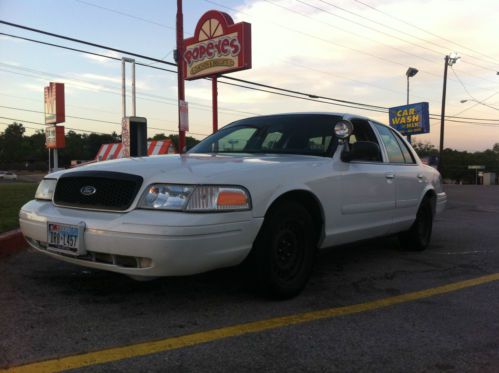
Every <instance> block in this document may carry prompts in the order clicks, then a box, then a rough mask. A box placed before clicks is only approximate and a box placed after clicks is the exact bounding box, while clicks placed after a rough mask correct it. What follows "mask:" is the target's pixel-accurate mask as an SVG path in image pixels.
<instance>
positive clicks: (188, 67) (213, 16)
mask: <svg viewBox="0 0 499 373" xmlns="http://www.w3.org/2000/svg"><path fill="white" fill-rule="evenodd" d="M184 46H185V51H184V55H183V59H182V62H183V64H184V79H186V80H193V79H198V78H203V77H206V76H213V75H218V74H223V73H228V72H232V71H238V70H245V69H250V68H251V25H250V24H249V23H246V22H241V23H237V24H234V21H233V20H232V18H231V16H229V15H228V14H227V13H224V12H219V11H216V10H210V11H209V12H206V13H205V14H204V15H203V16H202V17H201V19H200V20H199V22H198V24H197V26H196V31H195V32H194V36H193V37H192V38H189V39H186V40H184Z"/></svg>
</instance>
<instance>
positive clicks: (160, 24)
mask: <svg viewBox="0 0 499 373" xmlns="http://www.w3.org/2000/svg"><path fill="white" fill-rule="evenodd" d="M75 1H77V2H79V3H82V4H85V5H88V6H93V7H95V8H99V9H102V10H106V11H108V12H112V13H116V14H119V15H122V16H125V17H129V18H133V19H136V20H139V21H142V22H147V23H150V24H152V25H156V26H160V27H163V28H166V29H170V30H175V27H172V26H168V25H165V24H163V23H159V22H155V21H152V20H150V19H146V18H142V17H139V16H135V15H133V14H129V13H125V12H123V11H120V10H116V9H111V8H106V7H104V6H102V5H97V4H93V3H89V2H87V1H83V0H75Z"/></svg>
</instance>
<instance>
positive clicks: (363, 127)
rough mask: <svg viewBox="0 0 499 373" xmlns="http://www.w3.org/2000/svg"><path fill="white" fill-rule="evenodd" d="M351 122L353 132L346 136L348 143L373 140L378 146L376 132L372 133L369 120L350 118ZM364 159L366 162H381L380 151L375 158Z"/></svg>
mask: <svg viewBox="0 0 499 373" xmlns="http://www.w3.org/2000/svg"><path fill="white" fill-rule="evenodd" d="M352 124H353V133H352V135H350V137H349V138H348V143H349V144H350V145H353V144H355V143H356V142H359V141H369V142H373V143H375V144H376V145H378V146H379V143H378V138H377V137H376V134H375V133H374V131H373V129H372V127H371V125H370V124H369V122H367V121H365V120H363V119H352ZM365 161H366V162H383V157H382V156H381V151H380V152H379V154H378V156H377V157H376V158H372V159H365Z"/></svg>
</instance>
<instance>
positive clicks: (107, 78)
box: [78, 73, 151, 91]
mask: <svg viewBox="0 0 499 373" xmlns="http://www.w3.org/2000/svg"><path fill="white" fill-rule="evenodd" d="M78 76H79V77H81V78H83V79H84V80H94V81H101V82H110V83H115V84H120V85H121V76H111V75H100V74H92V73H85V74H78ZM126 78H127V80H126V83H127V90H128V89H130V90H131V84H132V83H131V77H130V76H127V77H126ZM135 87H136V88H137V90H139V89H140V90H144V91H150V90H151V87H150V86H149V85H148V84H147V83H146V82H145V81H143V80H140V79H137V78H136V81H135Z"/></svg>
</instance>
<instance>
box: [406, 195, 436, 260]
mask: <svg viewBox="0 0 499 373" xmlns="http://www.w3.org/2000/svg"><path fill="white" fill-rule="evenodd" d="M432 228H433V209H432V207H431V201H430V199H429V198H425V199H424V200H423V202H421V205H420V206H419V209H418V212H417V214H416V220H415V221H414V223H413V224H412V226H411V228H410V229H409V230H408V231H407V232H403V233H400V234H399V241H400V244H401V245H402V247H403V248H405V249H408V250H412V251H423V250H425V249H426V248H427V247H428V245H429V244H430V240H431V232H432Z"/></svg>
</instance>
